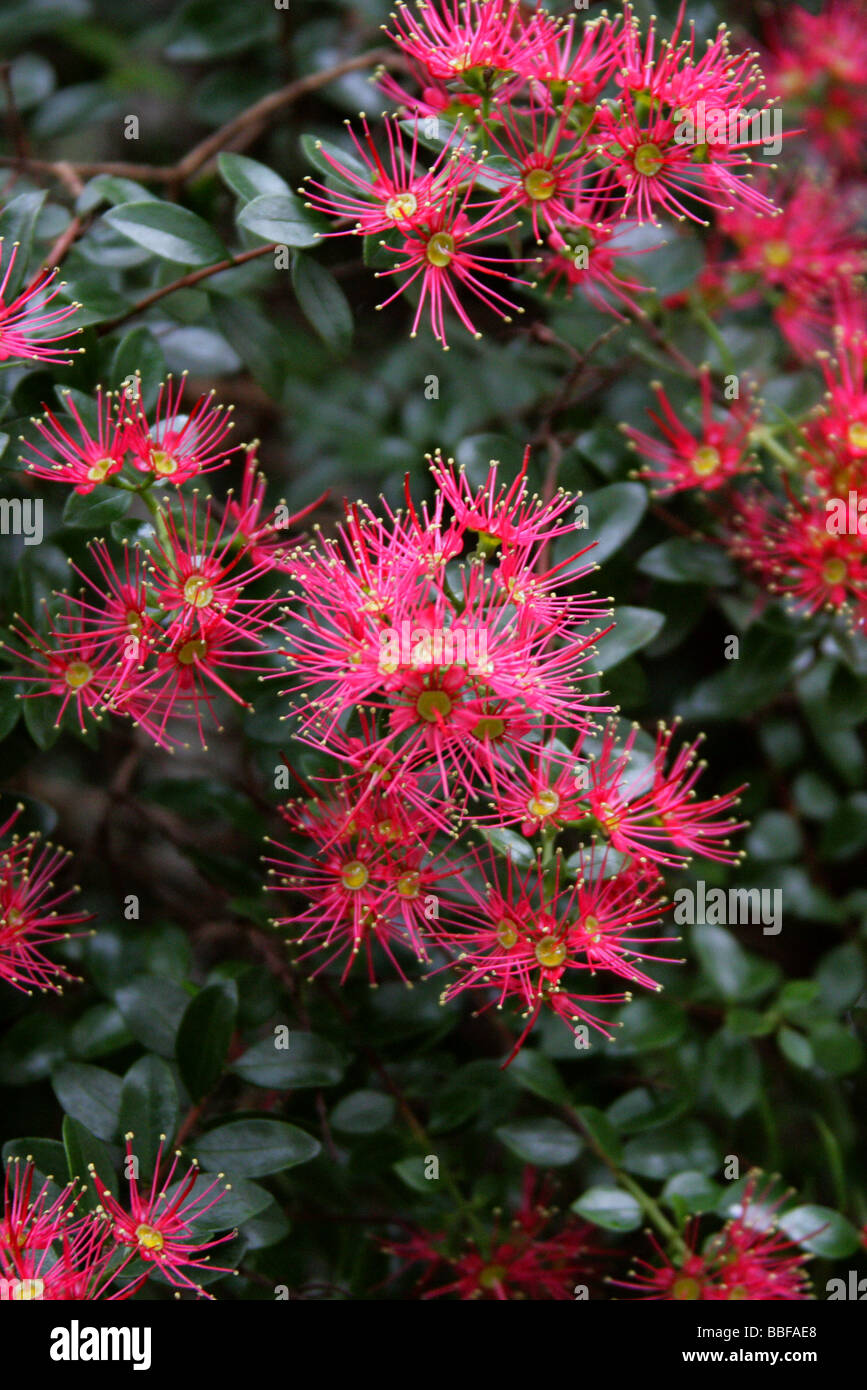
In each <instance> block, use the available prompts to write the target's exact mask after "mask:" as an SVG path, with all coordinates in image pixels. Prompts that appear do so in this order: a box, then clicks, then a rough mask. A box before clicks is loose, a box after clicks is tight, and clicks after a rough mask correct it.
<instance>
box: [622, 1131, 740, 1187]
mask: <svg viewBox="0 0 867 1390" xmlns="http://www.w3.org/2000/svg"><path fill="white" fill-rule="evenodd" d="M718 1147H719V1146H718V1145H717V1143H716V1141H715V1140H714V1137H713V1135H712V1134H711V1132H710V1130H709V1129H708V1128H707V1127H706V1126H705V1125H703V1124H701V1123H700V1122H699V1121H698V1120H684V1121H683V1122H682V1123H680V1124H677V1125H673V1126H672V1127H671V1129H667V1130H654V1131H653V1132H652V1133H650V1134H639V1135H638V1137H637V1138H635V1139H630V1140H629V1142H628V1144H625V1145H624V1148H623V1167H624V1168H626V1169H627V1170H628V1171H629V1172H630V1173H638V1175H639V1177H642V1178H653V1179H655V1180H656V1181H659V1182H662V1181H664V1180H665V1179H667V1178H671V1177H674V1175H675V1173H680V1172H683V1171H684V1170H685V1169H687V1168H693V1169H695V1170H696V1171H697V1172H699V1173H712V1172H713V1171H714V1169H715V1168H717V1167H718V1166H719V1152H718Z"/></svg>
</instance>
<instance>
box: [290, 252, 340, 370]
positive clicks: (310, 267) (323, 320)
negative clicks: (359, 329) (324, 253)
mask: <svg viewBox="0 0 867 1390" xmlns="http://www.w3.org/2000/svg"><path fill="white" fill-rule="evenodd" d="M292 287H293V289H294V290H295V294H296V295H297V297H298V303H299V304H300V306H301V309H302V311H303V313H304V316H305V318H306V319H307V320H308V321H309V322H310V323H311V324H312V325H313V327H314V328H315V329H316V332H317V333H318V334H319V336H320V338H321V339H322V341H323V342H324V343H327V344H328V346H329V347H330V348H332V349H333V350H334V351H335V352H337V353H345V352H347V351H348V350H349V346H350V344H351V342H352V310H351V308H350V307H349V300H348V299H347V298H346V295H345V294H344V293H343V290H342V289H341V288H340V286H339V285H338V283H337V281H336V280H335V278H334V276H333V275H332V274H331V271H330V270H328V269H327V268H326V267H325V266H324V265H320V264H319V262H318V261H314V260H313V259H312V258H311V257H310V256H301V255H298V256H296V257H295V259H294V261H293V264H292Z"/></svg>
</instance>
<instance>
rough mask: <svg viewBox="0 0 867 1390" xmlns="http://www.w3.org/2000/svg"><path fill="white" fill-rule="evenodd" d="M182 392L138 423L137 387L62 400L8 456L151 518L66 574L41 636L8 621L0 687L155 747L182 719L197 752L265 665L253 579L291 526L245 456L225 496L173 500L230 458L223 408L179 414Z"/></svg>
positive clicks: (271, 630)
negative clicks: (221, 703)
mask: <svg viewBox="0 0 867 1390" xmlns="http://www.w3.org/2000/svg"><path fill="white" fill-rule="evenodd" d="M183 390H184V384H183V382H180V383H175V382H173V381H172V380H171V379H170V380H169V381H168V382H167V383H166V385H165V386H164V387H163V388H161V389H160V392H159V394H158V397H157V400H156V404H155V408H154V410H153V412H152V413H151V414H150V415H148V414H147V413H146V412H145V409H144V407H143V405H142V403H141V399H140V392H139V391H138V390H137V389H136V390H134V391H133V392H132V394H131V397H130V396H129V395H127V394H126V393H121V394H119V395H113V394H112V393H110V392H109V393H103V392H102V391H101V390H100V391H97V393H96V396H95V399H94V400H92V401H87V400H82V401H80V402H78V401H76V400H75V399H74V398H73V397H71V396H67V397H66V398H65V404H66V412H64V413H63V414H60V413H55V412H54V411H52V410H47V411H46V414H45V416H44V417H43V418H42V419H41V420H38V421H36V422H35V424H36V428H37V430H38V433H39V435H40V437H41V443H42V445H44V447H38V446H36V445H30V446H28V451H27V453H26V454H25V455H24V456H23V458H22V462H24V463H26V464H27V467H28V471H29V472H30V473H31V474H33V475H35V476H36V477H39V478H46V479H50V480H52V481H57V482H61V483H64V484H66V485H67V486H71V487H72V488H74V490H75V491H76V492H78V493H90V492H92V491H93V489H94V488H97V487H99V488H101V489H105V488H121V489H125V490H127V491H130V492H132V493H134V494H135V495H137V496H138V497H139V498H140V499H141V500H142V501H143V502H144V503H145V504H146V505H147V507H148V508H149V510H150V512H151V514H152V523H153V524H152V527H151V533H150V536H149V538H147V539H146V540H143V541H138V540H136V541H134V542H130V543H127V542H124V543H123V544H122V546H121V547H116V546H114V545H112V544H110V543H108V542H106V541H105V540H102V539H97V540H94V541H93V542H91V544H90V547H89V550H90V557H91V564H90V565H89V567H88V569H87V570H84V569H81V568H79V567H78V566H77V565H75V564H73V565H72V569H73V572H74V573H75V575H76V576H77V578H78V579H79V580H80V581H81V588H80V589H79V590H78V592H76V593H63V594H60V595H58V596H57V599H58V601H57V604H56V606H55V607H54V609H53V611H51V612H49V611H48V605H45V608H46V612H45V621H44V624H43V625H42V626H43V630H42V631H37V630H36V628H34V627H33V626H32V625H31V624H30V623H28V622H27V621H26V620H25V619H24V618H23V617H21V616H20V615H16V617H15V619H14V622H13V624H12V631H13V632H14V634H15V636H16V638H17V641H18V645H17V646H11V645H10V646H8V651H9V654H10V655H11V656H12V657H13V658H14V660H15V661H16V664H17V666H18V668H19V669H17V670H16V671H15V672H14V674H13V675H11V676H10V677H7V678H8V679H12V680H16V681H18V682H20V683H21V684H22V685H23V686H24V689H23V691H22V692H21V694H20V698H22V699H25V700H31V699H35V700H39V699H48V700H50V701H52V703H53V705H54V707H55V709H56V718H55V723H56V724H59V723H60V722H61V720H62V719H63V717H64V714H65V713H66V711H67V709H69V710H71V711H72V712H73V713H74V718H75V721H76V722H77V724H78V726H79V728H80V729H81V730H85V729H87V728H88V727H89V726H90V725H91V724H92V723H94V722H97V721H99V720H100V719H102V718H103V716H104V715H105V714H106V713H108V714H111V715H116V716H119V717H123V718H127V719H129V720H131V721H132V723H133V724H134V725H136V726H137V727H140V728H141V729H142V730H144V732H145V733H146V734H147V735H148V736H149V737H151V738H152V739H153V740H154V742H155V743H157V744H158V745H160V746H161V747H164V748H168V749H172V748H174V747H176V746H177V745H178V744H179V743H182V742H184V741H185V740H184V739H183V737H182V734H183V731H184V729H185V728H186V727H188V726H190V725H192V727H193V728H194V730H195V732H196V733H197V735H198V737H199V740H200V742H201V743H202V745H203V746H205V725H206V722H213V723H215V724H217V726H218V727H219V715H218V712H217V710H216V707H215V701H216V700H217V699H223V700H228V701H229V702H230V704H234V705H235V706H239V707H243V708H249V707H250V706H249V701H248V700H247V699H246V698H245V696H243V695H242V694H241V693H240V692H239V690H238V685H239V684H240V683H241V682H243V681H249V679H250V677H251V675H252V676H253V677H255V675H256V674H260V673H263V672H266V671H268V670H270V669H271V667H272V665H273V650H274V648H275V647H276V645H278V643H279V640H280V638H279V627H278V626H277V622H276V619H277V615H278V609H279V603H280V599H279V596H278V595H277V594H276V593H275V592H274V591H273V590H272V589H270V588H269V586H268V584H267V579H266V577H267V575H268V574H269V573H272V572H274V571H279V570H280V568H281V565H282V560H281V556H282V554H283V550H284V547H285V545H286V541H287V535H288V531H289V528H290V527H292V526H293V525H294V523H295V521H296V520H297V519H298V517H297V516H290V515H289V513H288V510H287V508H286V507H285V506H283V505H282V504H281V505H280V506H278V508H276V509H275V510H274V511H273V512H269V511H268V510H267V509H266V506H265V481H264V478H263V477H262V476H261V474H260V473H259V472H258V467H257V460H256V450H255V447H250V448H248V449H247V450H246V457H245V463H244V472H243V480H242V485H241V489H240V492H239V494H238V495H237V496H236V495H235V493H233V492H231V491H230V492H229V493H228V495H227V498H226V499H225V500H224V501H223V502H222V503H217V502H215V501H214V499H213V498H210V497H208V498H206V499H200V497H199V495H198V493H197V492H195V491H194V492H193V493H192V496H191V498H190V499H188V498H187V497H186V496H185V495H184V493H183V492H181V490H180V489H181V485H182V484H184V483H185V482H188V481H189V480H190V479H194V478H197V477H198V476H199V475H200V474H203V473H206V472H209V471H212V470H213V469H215V468H219V467H221V466H222V465H223V464H224V463H226V462H227V453H228V454H231V453H234V452H236V450H235V449H229V450H227V449H226V444H225V441H226V436H227V435H228V432H229V430H230V428H231V420H230V418H229V417H230V409H228V408H223V407H222V406H219V405H215V404H214V402H213V400H212V398H211V397H210V396H202V397H200V398H199V399H198V400H196V401H195V403H194V404H193V405H192V407H191V408H190V410H189V413H186V412H184V410H183V408H182V407H183V400H182V397H183ZM158 483H172V484H174V485H175V488H176V495H175V497H174V499H172V500H170V499H168V498H165V499H162V501H161V502H158V501H157V500H156V499H155V497H154V494H153V489H154V487H155V486H156V485H157V484H158ZM313 505H314V506H315V505H316V504H315V503H314V504H313ZM308 510H309V509H308Z"/></svg>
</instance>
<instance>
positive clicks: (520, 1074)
mask: <svg viewBox="0 0 867 1390" xmlns="http://www.w3.org/2000/svg"><path fill="white" fill-rule="evenodd" d="M506 1076H507V1078H508V1080H509V1081H514V1082H515V1084H516V1085H517V1086H520V1087H521V1089H522V1090H524V1091H532V1093H533V1095H534V1096H541V1098H542V1100H548V1101H550V1102H551V1104H552V1105H563V1104H565V1103H566V1101H568V1099H569V1093H568V1091H567V1090H566V1087H565V1086H564V1084H563V1082H562V1080H561V1078H560V1073H559V1072H558V1071H557V1068H556V1067H555V1066H554V1063H553V1062H552V1061H551V1059H550V1058H549V1057H545V1056H544V1054H543V1053H541V1052H537V1051H535V1050H534V1049H533V1048H531V1047H524V1048H522V1049H521V1051H520V1052H519V1053H518V1055H517V1057H516V1058H515V1060H514V1061H513V1062H512V1064H511V1066H510V1067H509V1069H508V1071H507V1072H506Z"/></svg>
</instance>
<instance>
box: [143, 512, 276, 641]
mask: <svg viewBox="0 0 867 1390" xmlns="http://www.w3.org/2000/svg"><path fill="white" fill-rule="evenodd" d="M179 502H180V513H181V517H180V522H179V521H178V519H177V518H176V517H175V516H174V515H173V514H172V513H171V512H169V511H165V512H164V513H163V523H164V527H165V534H166V540H165V542H163V541H162V540H160V539H159V536H157V535H155V536H154V540H153V546H154V551H155V552H156V553H155V554H153V559H152V563H151V564H150V566H149V568H150V580H149V582H150V585H151V587H152V591H153V595H154V598H155V599H156V602H157V603H158V604H159V606H160V608H162V609H163V610H164V611H166V612H167V613H168V614H169V615H170V617H171V621H170V623H169V624H168V626H167V628H166V629H165V632H164V640H165V642H166V643H167V644H168V645H169V646H171V645H173V644H174V643H175V641H176V640H177V639H180V640H182V641H186V640H187V639H188V637H190V636H194V635H195V633H196V632H204V631H205V630H206V629H207V628H208V627H209V626H210V625H211V624H212V623H213V621H214V619H215V617H219V618H220V619H221V620H222V622H223V623H224V624H225V626H226V628H227V629H230V630H231V631H233V632H234V633H235V634H236V635H237V636H238V637H245V638H247V639H248V640H250V639H252V641H253V644H254V645H256V646H263V645H264V642H263V639H262V638H260V637H259V636H258V634H259V633H260V632H261V631H262V627H263V622H262V619H263V618H265V617H267V615H268V612H269V610H270V611H271V612H272V613H273V610H274V609H275V608H276V605H277V602H278V600H277V598H276V597H274V596H272V597H271V598H270V599H268V598H250V597H248V596H246V592H245V591H246V590H247V588H248V587H249V586H250V585H252V584H254V583H255V581H256V580H257V579H259V578H261V576H262V575H264V574H267V573H269V572H270V570H271V569H272V565H271V563H270V562H269V560H267V559H262V560H258V561H253V562H252V563H251V557H250V554H249V551H248V548H247V543H246V541H245V538H244V536H243V535H242V533H241V525H240V522H236V523H235V524H234V525H232V524H231V521H232V516H231V513H230V512H229V510H228V509H224V511H223V515H222V518H221V519H220V520H219V521H217V520H216V519H215V517H214V514H213V499H212V498H208V499H207V501H206V503H205V506H204V515H202V513H201V512H200V510H199V499H198V495H196V494H194V495H193V501H192V506H191V507H189V508H188V507H187V503H186V500H185V499H184V498H183V497H180V498H179ZM247 615H250V616H251V617H252V619H253V622H252V625H251V627H250V629H249V631H248V629H247V625H246V617H247Z"/></svg>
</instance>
